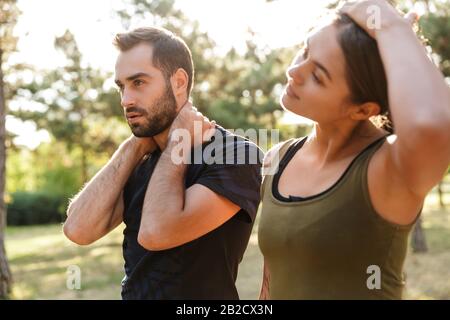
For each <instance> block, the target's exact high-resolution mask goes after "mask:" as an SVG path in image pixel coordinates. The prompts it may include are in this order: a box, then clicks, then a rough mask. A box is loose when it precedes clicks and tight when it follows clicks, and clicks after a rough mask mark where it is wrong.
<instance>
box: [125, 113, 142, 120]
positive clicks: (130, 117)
mask: <svg viewBox="0 0 450 320" xmlns="http://www.w3.org/2000/svg"><path fill="white" fill-rule="evenodd" d="M140 116H142V114H140V113H137V112H130V113H127V115H126V117H127V119H128V120H131V119H134V118H139V117H140Z"/></svg>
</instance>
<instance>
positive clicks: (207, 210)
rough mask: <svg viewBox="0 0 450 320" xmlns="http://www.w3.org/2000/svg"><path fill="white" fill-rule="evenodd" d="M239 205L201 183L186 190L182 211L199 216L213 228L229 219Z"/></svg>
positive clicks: (194, 216)
mask: <svg viewBox="0 0 450 320" xmlns="http://www.w3.org/2000/svg"><path fill="white" fill-rule="evenodd" d="M239 210H240V207H239V206H238V205H237V204H235V203H233V202H232V201H231V200H229V199H228V198H226V197H224V196H223V195H220V194H219V193H216V192H214V191H213V190H211V189H210V188H208V187H206V186H204V185H202V184H194V185H193V186H191V187H189V188H188V189H187V190H186V194H185V202H184V208H183V212H184V214H185V215H186V216H188V217H193V218H195V219H197V218H201V219H202V220H203V221H205V222H207V224H208V225H210V227H211V228H212V229H211V230H213V229H215V228H216V227H218V226H220V225H221V224H222V223H224V222H225V221H227V220H228V219H230V218H231V217H232V216H233V215H234V214H236V213H237V212H238V211H239Z"/></svg>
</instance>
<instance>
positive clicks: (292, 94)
mask: <svg viewBox="0 0 450 320" xmlns="http://www.w3.org/2000/svg"><path fill="white" fill-rule="evenodd" d="M286 93H287V95H288V96H290V97H291V98H294V99H300V97H299V96H298V95H296V94H295V92H294V90H292V88H291V85H289V84H288V85H287V86H286Z"/></svg>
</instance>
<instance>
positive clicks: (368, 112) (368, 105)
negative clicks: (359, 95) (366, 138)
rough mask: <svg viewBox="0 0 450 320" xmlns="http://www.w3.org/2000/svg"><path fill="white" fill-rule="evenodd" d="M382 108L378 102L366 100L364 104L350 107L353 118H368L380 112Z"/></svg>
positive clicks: (358, 119) (359, 119)
mask: <svg viewBox="0 0 450 320" xmlns="http://www.w3.org/2000/svg"><path fill="white" fill-rule="evenodd" d="M380 111H381V108H380V106H379V105H378V103H376V102H365V103H363V104H359V105H355V106H352V107H350V118H351V119H352V120H357V121H361V120H367V119H369V118H370V117H373V116H376V115H378V114H380Z"/></svg>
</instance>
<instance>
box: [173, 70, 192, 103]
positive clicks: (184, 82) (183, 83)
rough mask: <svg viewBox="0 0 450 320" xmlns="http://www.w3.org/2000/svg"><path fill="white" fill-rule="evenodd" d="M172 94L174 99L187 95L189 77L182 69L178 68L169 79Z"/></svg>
mask: <svg viewBox="0 0 450 320" xmlns="http://www.w3.org/2000/svg"><path fill="white" fill-rule="evenodd" d="M170 83H171V85H172V90H173V94H174V95H175V97H180V96H182V95H187V87H188V83H189V76H188V74H187V72H186V71H185V70H184V69H183V68H178V69H177V71H175V72H174V74H173V75H172V77H171V78H170Z"/></svg>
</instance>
